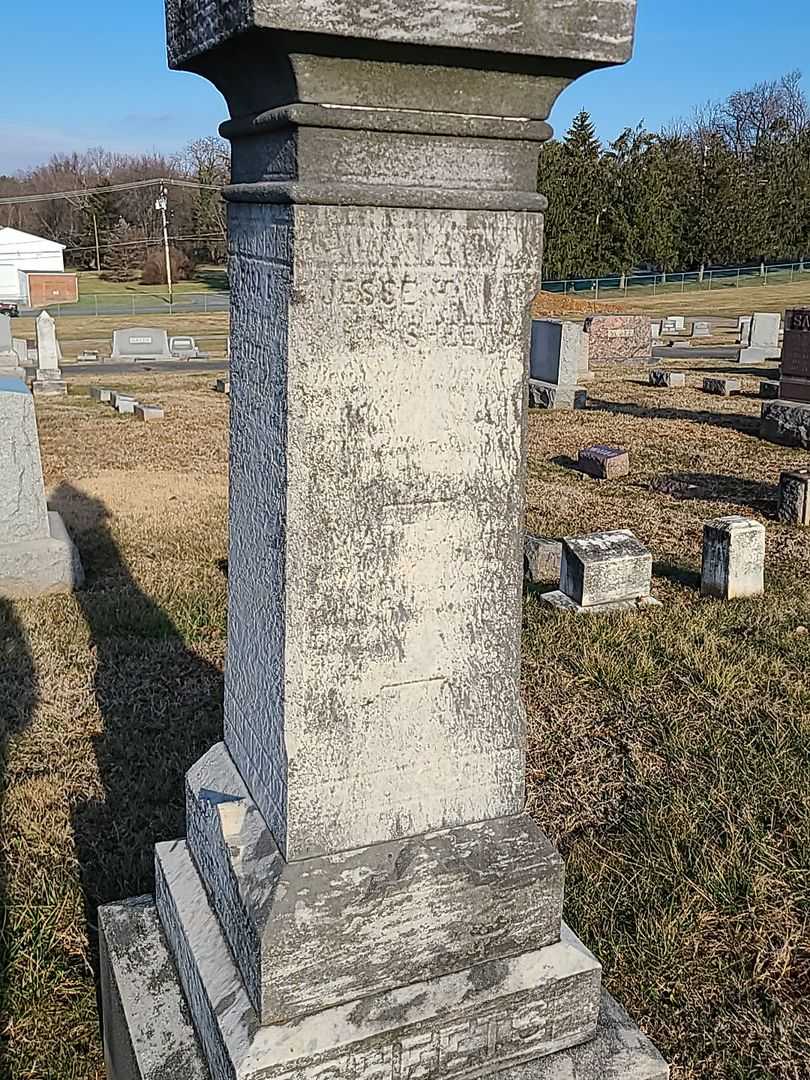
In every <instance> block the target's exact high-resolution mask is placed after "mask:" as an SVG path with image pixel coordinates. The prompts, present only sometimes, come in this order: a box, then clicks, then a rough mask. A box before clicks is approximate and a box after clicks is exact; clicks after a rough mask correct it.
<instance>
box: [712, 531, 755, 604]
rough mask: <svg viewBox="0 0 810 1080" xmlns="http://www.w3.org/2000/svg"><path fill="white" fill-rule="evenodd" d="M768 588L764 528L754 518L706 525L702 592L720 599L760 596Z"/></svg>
mask: <svg viewBox="0 0 810 1080" xmlns="http://www.w3.org/2000/svg"><path fill="white" fill-rule="evenodd" d="M764 588H765V526H764V525H762V524H761V523H760V522H759V521H754V520H753V519H752V518H745V517H739V516H737V515H732V516H731V517H725V518H718V519H717V520H716V521H709V522H707V523H706V524H705V525H704V526H703V568H702V571H701V580H700V591H701V592H702V593H703V595H704V596H714V597H717V598H718V599H720V600H734V599H737V598H739V597H746V596H759V595H760V593H762V592H763V591H764Z"/></svg>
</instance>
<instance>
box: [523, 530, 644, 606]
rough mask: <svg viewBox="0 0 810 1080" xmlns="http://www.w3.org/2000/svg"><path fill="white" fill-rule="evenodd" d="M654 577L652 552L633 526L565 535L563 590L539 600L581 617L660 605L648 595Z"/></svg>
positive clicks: (561, 581)
mask: <svg viewBox="0 0 810 1080" xmlns="http://www.w3.org/2000/svg"><path fill="white" fill-rule="evenodd" d="M651 580H652V554H651V552H650V551H649V549H648V548H646V547H645V546H644V545H643V544H642V543H641V542H640V541H639V540H638V539H637V538H636V537H635V536H634V535H633V533H632V532H630V530H629V529H615V530H612V531H610V532H602V533H593V534H592V535H590V536H581V537H567V538H566V539H565V540H563V549H562V564H561V567H560V588H559V590H557V591H555V592H550V593H545V594H543V596H542V597H541V599H542V600H543V601H544V602H545V603H547V604H549V605H551V606H552V607H556V608H559V609H561V610H563V611H570V612H574V613H576V614H580V615H582V614H603V613H607V612H611V611H629V610H634V609H636V608H640V607H650V606H660V604H659V601H657V600H655V599H654V598H653V597H652V596H651V595H650V592H651Z"/></svg>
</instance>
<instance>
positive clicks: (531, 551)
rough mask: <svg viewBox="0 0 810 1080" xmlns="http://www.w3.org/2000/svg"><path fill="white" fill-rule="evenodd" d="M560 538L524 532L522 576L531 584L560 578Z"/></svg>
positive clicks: (542, 583)
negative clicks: (554, 538)
mask: <svg viewBox="0 0 810 1080" xmlns="http://www.w3.org/2000/svg"><path fill="white" fill-rule="evenodd" d="M561 565H562V540H551V539H549V538H548V537H545V536H532V535H531V534H529V533H527V534H526V540H525V542H524V546H523V576H524V578H525V579H526V581H528V582H530V583H531V584H532V585H544V584H546V583H547V582H549V581H559V580H560V566H561Z"/></svg>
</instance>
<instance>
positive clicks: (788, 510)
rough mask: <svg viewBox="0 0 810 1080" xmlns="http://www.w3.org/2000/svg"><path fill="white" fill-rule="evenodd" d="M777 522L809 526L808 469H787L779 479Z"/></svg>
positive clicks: (809, 493) (809, 475)
mask: <svg viewBox="0 0 810 1080" xmlns="http://www.w3.org/2000/svg"><path fill="white" fill-rule="evenodd" d="M778 517H779V520H780V521H782V522H784V524H785V525H810V469H787V470H785V471H784V472H783V473H782V475H781V476H780V478H779V512H778Z"/></svg>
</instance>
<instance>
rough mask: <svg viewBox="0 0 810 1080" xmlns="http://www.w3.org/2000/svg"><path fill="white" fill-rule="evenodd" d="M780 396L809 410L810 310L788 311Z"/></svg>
mask: <svg viewBox="0 0 810 1080" xmlns="http://www.w3.org/2000/svg"><path fill="white" fill-rule="evenodd" d="M779 397H780V398H782V399H784V400H786V401H797V402H806V403H807V404H808V407H809V408H810V308H792V309H791V310H789V311H786V312H785V338H784V343H783V346H782V368H781V379H780V388H779Z"/></svg>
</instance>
